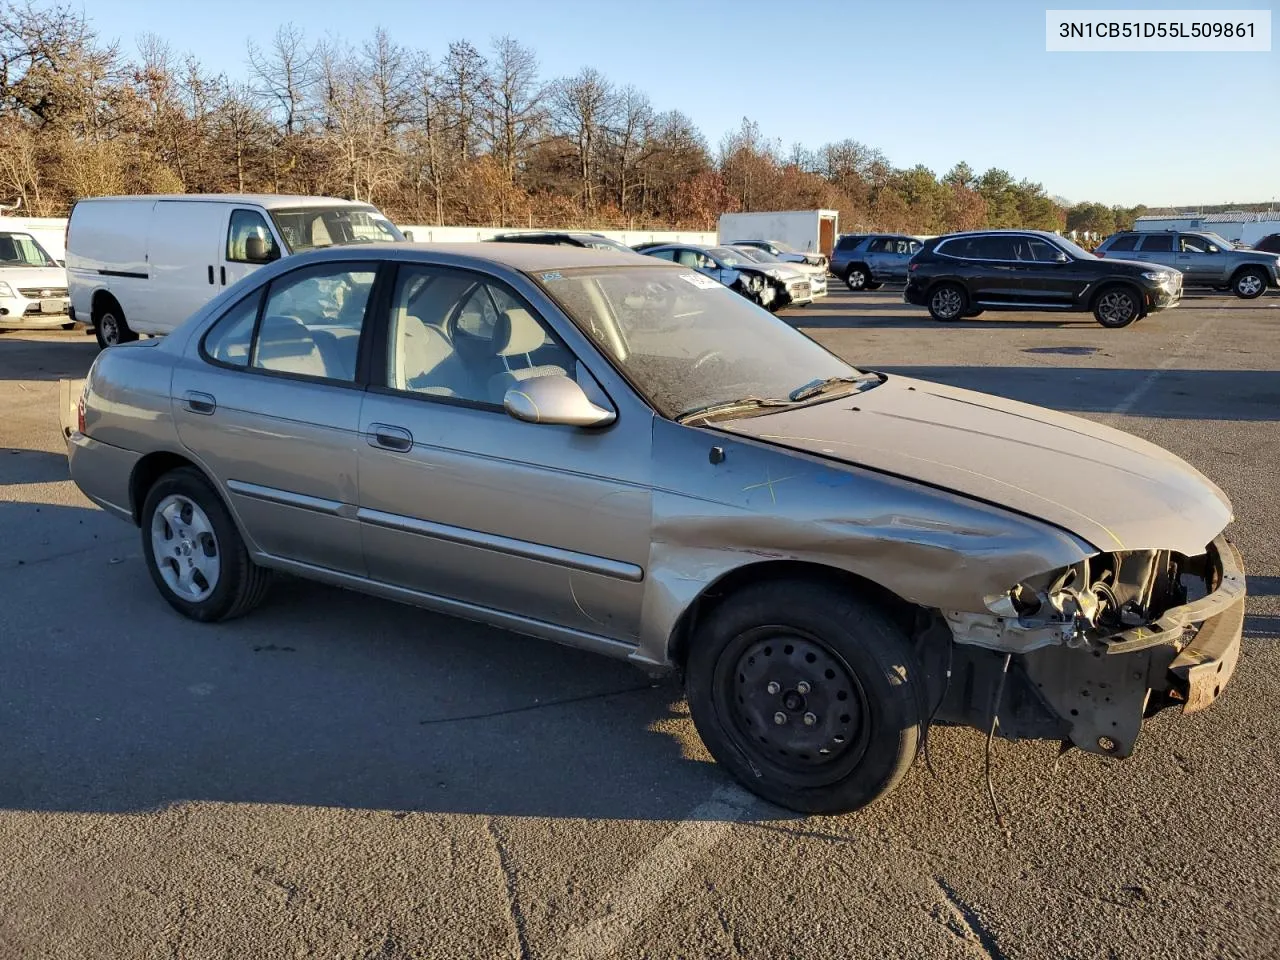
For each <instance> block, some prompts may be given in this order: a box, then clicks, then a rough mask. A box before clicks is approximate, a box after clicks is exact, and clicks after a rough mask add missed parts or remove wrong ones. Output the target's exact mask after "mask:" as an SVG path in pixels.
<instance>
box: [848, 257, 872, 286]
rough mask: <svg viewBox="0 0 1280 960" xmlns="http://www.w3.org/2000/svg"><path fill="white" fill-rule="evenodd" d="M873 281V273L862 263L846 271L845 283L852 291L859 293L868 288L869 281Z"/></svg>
mask: <svg viewBox="0 0 1280 960" xmlns="http://www.w3.org/2000/svg"><path fill="white" fill-rule="evenodd" d="M870 279H871V272H870V271H869V270H867V268H866V267H865V266H864V265H862V264H861V263H855V264H853V265H852V266H850V267H849V269H848V270H847V271H845V275H844V283H845V286H847V287H848V288H849V289H850V290H853V291H858V290H865V289H866V288H867V281H868V280H870Z"/></svg>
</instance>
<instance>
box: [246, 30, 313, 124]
mask: <svg viewBox="0 0 1280 960" xmlns="http://www.w3.org/2000/svg"><path fill="white" fill-rule="evenodd" d="M317 60H318V50H317V48H316V47H308V46H307V44H306V39H305V36H304V34H303V32H302V30H300V29H299V28H298V27H295V26H294V25H293V24H292V23H288V24H285V25H284V26H282V27H280V28H279V29H278V30H276V35H275V38H274V39H273V40H272V42H271V49H270V50H267V51H265V52H264V51H262V50H260V49H259V48H258V47H257V45H256V44H255V43H254V42H253V41H252V40H250V41H249V69H250V72H251V73H252V76H253V82H254V85H253V93H254V94H255V95H256V96H258V97H259V98H261V99H262V100H263V102H264V103H265V104H266V105H269V107H270V109H271V110H272V111H273V112H277V113H278V115H279V117H280V123H281V127H282V128H283V130H284V135H285V136H286V137H292V136H293V135H294V134H296V133H300V132H301V131H302V128H303V126H304V124H303V119H304V117H303V108H304V104H305V103H306V99H307V96H308V94H309V93H310V92H311V90H312V88H313V87H314V86H315V84H316V82H317V81H318V80H319V77H318V76H317V74H316V62H317Z"/></svg>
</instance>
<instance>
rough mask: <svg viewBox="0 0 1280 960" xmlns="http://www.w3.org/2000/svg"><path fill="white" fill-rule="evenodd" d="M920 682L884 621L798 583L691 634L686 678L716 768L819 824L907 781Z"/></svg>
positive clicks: (822, 589)
mask: <svg viewBox="0 0 1280 960" xmlns="http://www.w3.org/2000/svg"><path fill="white" fill-rule="evenodd" d="M919 682H920V681H918V680H917V668H916V664H915V659H914V657H913V655H912V652H911V646H910V643H909V642H908V639H907V637H906V635H905V634H904V633H903V632H902V631H901V630H900V629H898V628H897V627H896V626H894V624H893V623H892V622H891V621H890V619H889V618H888V617H886V616H885V615H884V614H883V613H882V611H881V610H879V609H878V608H877V607H876V606H875V605H874V604H872V603H869V602H867V601H865V600H863V599H861V598H859V597H856V596H851V595H850V594H849V593H848V592H847V591H843V590H835V589H832V588H830V587H827V586H824V585H820V584H815V583H812V582H807V581H803V580H783V581H774V582H771V583H766V584H763V585H761V586H757V587H753V588H752V589H751V590H748V591H743V592H741V593H738V594H736V595H734V596H731V597H729V598H728V599H727V600H725V601H724V602H723V603H722V604H721V605H720V606H719V607H718V608H717V609H716V610H715V611H714V612H713V613H712V614H711V615H710V616H709V617H708V619H707V620H706V621H705V622H704V623H703V624H702V625H701V626H700V627H699V628H698V630H697V632H696V635H695V636H694V638H693V646H692V647H691V650H690V654H689V660H688V663H687V665H686V672H685V690H686V694H687V696H688V700H689V711H690V713H691V714H692V716H693V722H694V725H695V726H696V727H697V730H698V735H699V736H700V737H701V738H702V741H703V743H705V744H706V746H707V749H708V750H709V751H710V752H711V755H712V756H713V757H715V759H716V761H717V762H718V763H719V764H720V765H721V766H723V767H724V768H725V770H726V771H727V772H728V773H729V774H730V775H731V776H732V777H734V778H735V779H736V780H738V781H739V782H740V783H742V784H743V785H744V786H745V787H746V788H747V789H748V790H751V791H752V792H753V793H756V794H758V795H759V796H761V797H763V798H765V799H766V800H768V801H770V802H771V803H775V804H778V805H779V806H782V807H786V808H788V809H790V810H796V811H800V812H802V813H817V814H838V813H849V812H851V811H854V810H857V809H860V808H862V807H865V806H867V805H868V804H870V803H872V802H874V801H875V800H877V799H879V798H880V797H883V796H884V795H886V794H887V793H889V792H890V791H892V790H893V788H894V787H895V786H897V784H898V782H899V781H900V780H901V779H902V778H903V776H905V775H906V772H907V770H908V769H910V767H911V764H912V762H913V761H914V760H915V757H916V750H917V748H918V746H919V742H920V737H921V731H922V723H923V719H922V717H923V713H924V711H923V708H922V707H923V698H922V697H921V695H920V691H919V690H918V689H917V684H918V683H919ZM806 684H807V685H808V688H807V689H806ZM837 711H838V712H837ZM778 717H784V718H785V723H778V722H777V718H778ZM810 718H812V719H811V720H810ZM823 750H827V751H829V752H830V755H829V756H821V753H822V751H823Z"/></svg>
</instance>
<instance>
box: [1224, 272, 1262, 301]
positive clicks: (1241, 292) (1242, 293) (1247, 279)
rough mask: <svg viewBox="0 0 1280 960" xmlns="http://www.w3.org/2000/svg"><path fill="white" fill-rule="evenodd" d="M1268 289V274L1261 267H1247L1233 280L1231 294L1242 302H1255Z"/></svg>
mask: <svg viewBox="0 0 1280 960" xmlns="http://www.w3.org/2000/svg"><path fill="white" fill-rule="evenodd" d="M1266 289H1267V274H1266V273H1265V272H1264V271H1263V270H1262V268H1261V267H1245V268H1244V269H1243V270H1241V271H1240V272H1239V273H1237V274H1236V275H1235V276H1234V277H1232V278H1231V292H1232V293H1234V294H1235V295H1236V296H1237V297H1239V298H1240V299H1241V300H1253V299H1255V298H1257V297H1260V296H1262V295H1263V293H1265V292H1266Z"/></svg>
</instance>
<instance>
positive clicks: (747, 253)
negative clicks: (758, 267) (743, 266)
mask: <svg viewBox="0 0 1280 960" xmlns="http://www.w3.org/2000/svg"><path fill="white" fill-rule="evenodd" d="M733 250H734V252H735V253H740V254H742V255H743V256H744V257H746V258H747V259H748V260H754V261H755V262H756V263H781V262H782V261H781V260H779V259H778V258H777V257H775V256H774V255H773V254H772V253H770V252H769V251H768V250H761V249H759V248H758V247H734V248H733Z"/></svg>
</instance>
